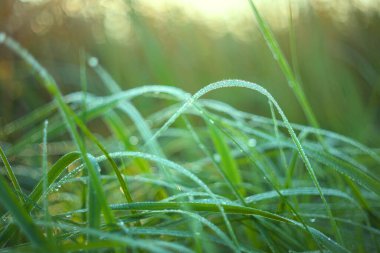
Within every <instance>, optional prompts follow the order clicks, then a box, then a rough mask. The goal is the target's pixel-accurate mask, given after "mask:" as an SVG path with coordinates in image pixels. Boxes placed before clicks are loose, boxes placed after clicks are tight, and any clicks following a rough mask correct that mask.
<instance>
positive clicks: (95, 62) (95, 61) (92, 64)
mask: <svg viewBox="0 0 380 253" xmlns="http://www.w3.org/2000/svg"><path fill="white" fill-rule="evenodd" d="M98 64H99V60H98V58H96V57H91V58H90V59H89V60H88V65H90V67H93V68H94V67H96V66H97V65H98Z"/></svg>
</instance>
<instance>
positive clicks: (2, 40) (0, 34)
mask: <svg viewBox="0 0 380 253" xmlns="http://www.w3.org/2000/svg"><path fill="white" fill-rule="evenodd" d="M5 38H6V36H5V33H2V32H0V43H3V42H4V41H5Z"/></svg>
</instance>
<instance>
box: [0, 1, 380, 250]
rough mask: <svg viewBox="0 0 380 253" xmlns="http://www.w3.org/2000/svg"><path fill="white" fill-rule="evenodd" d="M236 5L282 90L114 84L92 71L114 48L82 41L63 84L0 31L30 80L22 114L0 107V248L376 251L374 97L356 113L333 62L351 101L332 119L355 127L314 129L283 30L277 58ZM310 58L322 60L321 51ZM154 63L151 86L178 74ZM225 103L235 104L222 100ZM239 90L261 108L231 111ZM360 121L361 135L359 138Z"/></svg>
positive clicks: (255, 13)
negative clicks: (69, 85) (72, 73)
mask: <svg viewBox="0 0 380 253" xmlns="http://www.w3.org/2000/svg"><path fill="white" fill-rule="evenodd" d="M248 7H249V8H250V10H251V14H252V17H253V18H254V20H255V22H256V24H257V28H258V31H260V34H261V36H262V38H264V41H265V46H266V47H267V49H269V50H268V52H270V57H272V59H273V61H272V62H271V63H270V66H269V67H268V68H277V72H278V73H279V75H281V76H280V77H279V76H276V78H275V79H276V80H277V81H278V80H283V82H282V86H284V87H286V88H284V87H283V90H284V91H285V90H286V89H287V92H289V93H290V95H291V99H290V97H289V96H282V97H280V99H279V98H278V97H277V96H276V94H277V95H280V92H273V95H272V92H269V91H268V90H269V89H268V87H267V86H265V87H264V85H260V84H258V83H254V82H250V81H244V80H240V78H239V79H225V80H221V81H216V82H211V83H210V84H207V85H204V86H203V87H199V88H196V89H195V87H196V86H192V88H191V89H185V88H184V85H183V84H182V85H178V86H177V85H171V86H168V85H160V84H158V85H148V84H146V85H144V83H142V85H140V86H135V87H132V88H126V87H125V86H124V85H122V84H120V83H119V82H118V81H117V78H113V76H114V75H116V76H117V74H115V73H116V72H117V71H118V68H120V67H115V68H111V72H112V74H111V73H109V72H108V71H107V70H106V68H105V67H103V64H102V63H103V61H106V60H105V59H108V60H111V59H113V58H112V57H109V58H104V57H102V55H99V59H98V58H95V57H92V56H90V55H89V54H87V53H86V52H85V50H80V53H79V56H78V59H79V60H78V62H79V64H77V65H76V66H75V68H76V72H77V73H78V76H79V77H78V84H77V86H76V89H74V91H69V92H63V91H62V90H65V86H63V85H61V84H60V82H59V81H60V80H61V79H62V76H65V75H66V74H67V73H65V72H63V73H58V74H57V75H58V76H59V78H58V79H57V78H55V75H54V74H53V73H51V71H50V68H51V66H47V68H45V66H43V65H42V64H41V63H40V62H39V59H38V58H36V57H34V56H33V55H32V54H31V53H30V52H29V51H28V50H27V49H26V48H25V47H24V46H22V45H21V44H20V43H19V42H18V41H17V40H15V39H14V38H12V36H10V35H8V34H6V33H3V32H1V33H0V47H1V50H2V51H1V52H7V53H6V55H7V57H9V55H12V57H11V58H12V59H14V58H15V57H17V59H20V60H21V62H22V63H20V62H17V64H15V65H17V66H21V68H22V71H21V70H20V73H23V74H25V73H24V71H25V72H26V71H28V72H29V73H31V74H29V75H32V76H33V79H34V80H37V81H38V85H39V86H38V88H36V87H33V86H32V87H26V88H25V90H26V91H30V94H25V93H23V94H25V96H26V97H28V98H25V101H24V102H25V104H33V105H35V106H34V107H33V108H32V109H30V108H28V109H27V110H26V109H25V108H23V109H22V110H20V111H17V110H14V111H13V110H10V111H7V115H6V114H5V108H8V109H10V108H12V107H11V104H12V101H11V99H9V100H4V101H3V102H2V105H3V109H2V110H3V112H4V115H3V116H2V117H3V120H4V121H5V124H2V125H1V129H0V155H1V160H2V167H1V173H0V215H1V219H0V245H1V247H0V252H83V251H85V252H378V251H380V243H379V242H380V212H379V210H380V209H379V207H380V204H379V203H380V170H379V165H380V152H379V149H377V148H373V146H376V145H377V146H378V139H379V138H378V136H375V134H374V133H376V131H377V130H378V128H377V125H376V124H375V123H374V125H373V126H363V125H364V124H366V123H368V122H372V120H373V119H376V115H375V114H374V113H373V112H374V111H376V110H377V109H376V108H377V102H376V99H375V98H376V96H377V95H374V97H372V99H373V100H374V101H372V102H371V103H370V106H368V107H366V108H369V111H366V113H367V114H365V115H361V117H360V118H355V115H356V114H358V115H359V114H360V113H361V112H362V109H361V108H358V107H360V104H361V103H360V102H358V101H360V99H361V96H360V94H356V93H355V89H356V88H355V87H356V86H355V83H354V82H353V80H354V78H351V77H350V76H349V74H347V75H348V77H346V78H345V77H344V73H346V72H345V70H343V69H340V67H336V69H340V70H341V72H339V71H336V72H335V74H336V75H337V76H335V77H330V78H331V80H333V79H334V80H338V79H342V80H347V81H348V82H347V86H345V87H346V92H347V93H346V95H347V94H348V95H347V97H348V98H349V99H350V101H351V102H352V103H350V106H351V107H347V108H345V110H344V111H341V112H340V113H341V114H344V117H343V116H342V118H341V119H347V121H344V120H343V122H346V123H347V122H351V121H352V122H354V121H356V122H355V124H353V125H352V126H351V125H348V126H345V128H344V129H345V130H342V132H345V131H349V130H350V131H351V132H349V134H347V135H342V134H340V133H337V132H333V131H330V130H325V129H323V128H322V126H331V128H333V127H332V126H334V123H332V124H329V123H326V122H325V121H327V120H328V119H329V117H328V116H326V117H323V121H321V120H320V118H321V117H319V115H320V113H321V112H323V110H321V109H320V108H318V106H315V105H316V103H315V102H311V101H317V100H315V99H316V98H312V99H309V96H308V94H310V91H311V89H312V88H310V86H306V87H307V89H306V92H305V86H304V84H303V82H305V78H304V79H303V81H302V78H301V74H300V72H299V71H300V69H303V68H302V67H299V68H298V67H297V63H295V62H294V61H297V59H296V57H297V56H296V54H297V46H296V44H295V43H296V38H295V34H294V31H293V32H292V31H291V32H290V40H289V43H290V48H293V49H292V50H291V54H290V57H287V56H286V53H284V50H283V49H282V48H281V47H280V44H279V40H277V39H276V37H275V34H274V33H273V31H272V30H271V28H270V25H269V24H268V23H267V21H266V19H265V17H263V16H262V14H261V12H260V10H258V9H257V6H256V5H255V2H253V1H249V5H248ZM135 18H137V17H135ZM137 19H138V18H137ZM136 22H141V21H136ZM290 28H291V29H292V28H294V27H293V26H291V27H290ZM143 31H145V32H146V31H147V30H143ZM142 36H148V38H149V33H148V35H147V33H144V32H143V35H142ZM152 43H153V42H152ZM148 44H149V43H148ZM149 45H150V46H151V47H150V49H149V50H148V58H149V57H151V58H150V59H151V60H150V61H153V62H150V64H151V65H149V66H148V67H149V68H152V67H154V66H156V67H157V65H155V64H158V65H160V62H161V61H160V60H162V59H161V58H160V57H162V55H161V56H160V54H161V53H162V52H161V53H159V51H155V50H156V49H157V48H156V47H155V46H154V45H153V46H152V45H151V44H149ZM224 45H226V44H224ZM112 50H113V49H112V48H108V49H107V51H106V52H107V53H110V52H111V51H112ZM268 52H267V53H268ZM103 54H105V53H104V52H103ZM189 57H190V54H189ZM302 57H306V56H304V55H302ZM0 58H1V55H0ZM103 58H104V59H103ZM190 58H191V57H190ZM288 58H290V59H291V60H290V61H289V60H288ZM154 60H155V61H157V62H154ZM148 61H149V60H148ZM289 62H292V64H289ZM266 63H268V64H269V62H266ZM298 64H300V63H298ZM314 64H315V65H316V66H317V67H316V68H319V67H320V68H321V69H325V68H324V67H322V66H321V65H323V61H322V60H321V61H320V62H314ZM300 65H302V63H301V64H300ZM25 66H27V68H26V67H25ZM107 66H108V68H109V67H110V66H112V64H111V65H110V64H109V63H108V64H107ZM218 66H221V65H218ZM334 66H335V65H334ZM134 67H135V70H136V71H137V70H138V69H139V66H138V65H137V64H136V66H134ZM161 67H162V69H160V68H158V67H157V68H155V71H156V72H154V73H156V75H157V76H158V77H159V78H158V80H164V79H165V78H168V79H166V80H167V81H169V82H170V80H172V81H173V80H174V81H177V80H176V78H177V77H175V75H171V74H170V68H168V66H161ZM26 69H27V70H26ZM48 69H49V70H48ZM336 69H335V70H336ZM59 70H60V68H57V69H55V71H56V72H59ZM55 71H53V72H55ZM129 71H130V70H129ZM141 71H143V70H141ZM166 71H169V72H166ZM205 71H206V72H207V70H205ZM154 73H153V74H152V75H154ZM165 73H166V74H165ZM247 73H248V71H246V74H247ZM342 73H343V74H342ZM120 75H122V74H119V79H122V78H121V77H120ZM247 75H248V74H247ZM312 75H313V74H312V73H311V74H310V76H312ZM376 75H377V74H373V75H372V76H371V77H372V78H373V80H377V79H376ZM136 76H137V77H130V78H136V80H139V75H138V74H136ZM141 76H143V75H141ZM206 76H207V75H206ZM245 76H246V75H242V77H245ZM306 76H308V75H306ZM303 77H305V75H304V76H303ZM67 78H70V77H67ZM21 79H22V78H21ZM63 79H65V78H63ZM185 79H186V80H190V81H189V82H190V83H191V78H185ZM122 80H124V79H122ZM195 80H196V78H195V79H193V81H195ZM204 80H207V77H206V78H205V79H204ZM306 80H307V79H306ZM379 80H380V79H379ZM124 81H125V80H124ZM277 81H276V82H277ZM33 82H36V81H33ZM93 83H96V85H95V86H94V84H93ZM164 83H165V82H164ZM286 84H287V86H286ZM22 85H24V86H28V83H23V84H22ZM325 85H326V84H325ZM373 85H374V88H373V90H374V91H376V90H377V89H378V88H376V87H378V86H376V85H378V82H373ZM94 87H96V88H94ZM269 87H270V86H269ZM323 87H325V88H326V87H328V85H326V86H323V85H321V90H323V91H324V92H327V91H328V89H327V88H326V89H324V88H323ZM342 87H343V86H342ZM94 89H95V91H94ZM192 89H195V90H192ZM314 89H316V88H315V87H314ZM189 90H190V91H191V93H189ZM275 93H276V94H275ZM3 94H5V93H3ZM9 94H10V93H9ZM285 94H287V93H286V92H285ZM353 94H354V95H353ZM218 96H221V97H222V98H223V99H218ZM2 97H5V96H3V95H2ZM33 97H36V98H35V100H33ZM232 97H235V99H232V100H234V101H235V102H234V103H233V104H234V105H231V104H229V103H227V102H225V100H227V101H228V99H229V98H232ZM251 97H253V98H257V99H258V101H261V102H260V103H261V104H260V105H261V106H262V107H260V109H259V111H260V112H262V114H265V112H267V116H266V117H265V116H261V115H258V114H255V113H253V112H252V110H242V109H237V108H238V107H239V108H240V107H241V108H246V106H247V105H249V103H248V102H244V101H241V102H242V103H241V104H240V105H241V106H235V105H236V101H238V100H244V99H246V98H251ZM343 97H344V96H343ZM31 98H32V100H30V99H31ZM317 99H318V98H317ZM319 99H323V97H321V98H319ZM21 100H22V98H21ZM286 100H292V101H291V102H289V104H288V103H286ZM30 101H32V102H30ZM328 101H330V102H329V103H327V102H326V104H325V105H324V106H331V107H334V102H336V103H337V104H340V105H344V102H341V101H340V100H339V99H338V97H337V98H336V101H331V100H328ZM355 101H356V102H355ZM263 105H265V107H264V106H263ZM295 105H296V106H297V108H298V109H296V110H295V111H294V110H292V109H289V107H288V106H290V108H291V107H293V106H295ZM316 107H317V108H316ZM351 108H354V109H353V111H351ZM338 109H339V107H338V108H335V107H334V108H332V109H331V110H332V111H334V110H338ZM355 110H356V111H355ZM23 111H27V113H23ZM316 111H317V113H316ZM364 111H365V110H364ZM288 112H290V114H291V115H298V114H300V115H301V116H299V117H296V116H291V117H289V116H288ZM12 113H14V115H13V114H12ZM19 114H20V115H19ZM332 115H334V114H332ZM288 117H289V118H290V119H294V118H297V119H299V121H302V122H303V123H304V124H299V123H298V124H297V123H292V122H291V121H290V120H289V118H288ZM330 117H331V116H330ZM366 120H367V121H366ZM336 122H339V120H337V121H336ZM373 122H375V121H373ZM368 124H369V123H368ZM360 126H362V128H364V129H366V130H363V133H364V134H363V133H357V132H356V129H359V128H360ZM350 128H351V129H350ZM342 129H343V128H342ZM350 136H356V137H358V138H359V139H361V141H357V140H355V139H354V138H351V137H350ZM361 137H362V138H361ZM371 137H372V140H368V138H371ZM369 145H370V146H371V147H369Z"/></svg>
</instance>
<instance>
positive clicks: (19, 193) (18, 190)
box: [0, 146, 25, 203]
mask: <svg viewBox="0 0 380 253" xmlns="http://www.w3.org/2000/svg"><path fill="white" fill-rule="evenodd" d="M0 156H1V160H2V161H3V163H4V166H5V169H6V170H7V174H8V177H9V179H10V180H11V182H12V186H13V189H14V191H15V193H16V194H17V197H18V198H19V199H20V201H21V203H24V202H25V200H24V197H23V192H22V189H21V186H20V184H19V182H18V180H17V178H16V176H15V174H14V173H13V170H12V168H11V165H10V164H9V162H8V159H7V157H6V155H5V153H4V151H3V149H2V147H1V146H0Z"/></svg>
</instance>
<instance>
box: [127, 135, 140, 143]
mask: <svg viewBox="0 0 380 253" xmlns="http://www.w3.org/2000/svg"><path fill="white" fill-rule="evenodd" d="M129 142H130V143H131V144H132V145H137V144H138V143H139V138H137V137H136V136H134V135H132V136H131V137H129Z"/></svg>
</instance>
